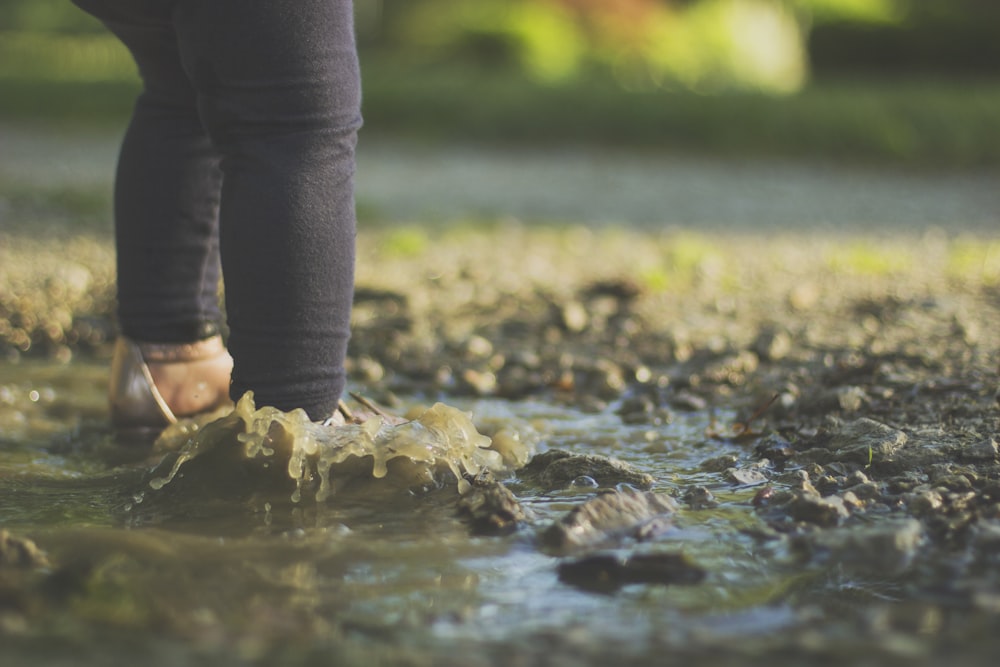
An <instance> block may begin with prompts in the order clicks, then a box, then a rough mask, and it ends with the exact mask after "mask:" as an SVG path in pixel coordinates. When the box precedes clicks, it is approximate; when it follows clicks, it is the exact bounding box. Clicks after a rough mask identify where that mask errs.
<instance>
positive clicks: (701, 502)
mask: <svg viewBox="0 0 1000 667" xmlns="http://www.w3.org/2000/svg"><path fill="white" fill-rule="evenodd" d="M681 499H682V500H683V501H684V502H686V503H687V504H688V507H690V508H691V509H693V510H700V509H712V508H713V507H718V506H719V501H717V500H716V499H715V496H714V495H713V494H712V492H711V491H709V490H708V488H707V487H704V486H692V487H691V488H689V489H688V490H687V491H685V492H684V495H683V496H682V497H681Z"/></svg>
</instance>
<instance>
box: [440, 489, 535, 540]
mask: <svg viewBox="0 0 1000 667" xmlns="http://www.w3.org/2000/svg"><path fill="white" fill-rule="evenodd" d="M457 510H458V513H459V516H461V517H462V518H464V519H465V520H467V521H468V522H469V523H470V524H471V526H472V530H473V532H475V533H477V534H481V535H505V534H508V533H512V532H514V531H515V530H517V528H518V526H520V525H522V524H523V523H525V522H526V521H527V520H528V518H529V516H528V513H527V512H526V511H525V509H524V508H523V507H522V506H521V503H520V502H518V500H517V498H516V497H515V496H514V494H513V493H511V491H510V489H508V488H507V487H505V486H504V485H503V484H500V483H499V482H497V481H495V480H492V479H491V480H487V481H479V480H475V481H473V483H472V488H471V489H470V490H469V492H468V493H466V494H465V495H464V496H462V497H461V498H460V499H459V501H458V506H457Z"/></svg>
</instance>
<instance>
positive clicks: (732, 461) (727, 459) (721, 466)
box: [698, 454, 740, 472]
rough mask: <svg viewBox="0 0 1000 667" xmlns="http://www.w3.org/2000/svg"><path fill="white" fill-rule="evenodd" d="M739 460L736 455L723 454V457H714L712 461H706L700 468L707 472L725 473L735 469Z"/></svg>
mask: <svg viewBox="0 0 1000 667" xmlns="http://www.w3.org/2000/svg"><path fill="white" fill-rule="evenodd" d="M739 460H740V459H739V457H738V456H736V455H735V454H722V455H721V456H713V457H712V458H710V459H705V460H704V461H702V462H701V464H700V465H699V466H698V467H699V468H701V469H702V470H704V471H706V472H725V471H726V470H728V469H730V468H732V467H735V465H736V463H737V461H739Z"/></svg>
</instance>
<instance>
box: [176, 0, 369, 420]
mask: <svg viewBox="0 0 1000 667" xmlns="http://www.w3.org/2000/svg"><path fill="white" fill-rule="evenodd" d="M174 7H175V8H174V14H173V22H174V27H175V29H176V32H177V35H178V44H179V47H180V53H181V57H182V60H183V63H184V67H185V71H186V73H187V75H188V78H189V79H190V81H191V82H192V83H193V85H194V88H195V90H196V91H197V100H198V108H199V110H200V113H201V120H202V122H203V123H204V126H205V127H206V129H207V130H208V133H209V136H210V137H211V139H212V143H213V145H214V146H215V148H216V149H217V150H218V151H219V153H220V154H221V155H222V163H221V166H222V172H223V186H222V200H221V209H220V216H221V242H222V245H221V248H222V264H223V273H224V279H225V284H226V310H227V316H228V322H229V327H230V339H229V348H230V351H231V352H232V355H233V358H234V360H235V366H234V370H233V383H232V388H231V394H232V397H233V398H234V399H238V398H239V397H240V396H241V395H242V394H243V392H244V391H247V390H253V391H254V393H255V398H256V400H257V404H258V405H271V406H275V407H277V408H279V409H281V410H286V411H287V410H291V409H293V408H303V409H305V410H306V412H307V413H308V414H309V416H310V417H311V418H312V419H314V420H319V419H322V418H324V417H326V416H328V415H330V414H331V413H332V412H333V410H334V409H335V408H336V404H337V400H338V399H339V397H340V394H341V392H342V391H343V388H344V382H345V371H344V358H345V355H346V349H347V341H348V337H349V319H350V307H351V300H352V297H353V289H354V243H355V218H354V193H353V177H354V149H355V143H356V137H357V130H358V128H359V127H360V124H361V115H360V73H359V69H358V61H357V53H356V49H355V43H354V34H353V23H352V6H351V2H350V1H349V0H213V1H208V0H179V1H178V2H176V4H175V5H174Z"/></svg>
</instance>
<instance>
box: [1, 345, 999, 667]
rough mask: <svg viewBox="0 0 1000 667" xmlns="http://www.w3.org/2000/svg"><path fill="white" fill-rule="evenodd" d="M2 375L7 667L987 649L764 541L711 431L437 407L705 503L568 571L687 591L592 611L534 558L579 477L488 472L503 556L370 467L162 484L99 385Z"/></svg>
mask: <svg viewBox="0 0 1000 667" xmlns="http://www.w3.org/2000/svg"><path fill="white" fill-rule="evenodd" d="M0 377H2V382H0V478H2V484H0V526H3V527H4V528H5V529H6V530H7V531H9V533H10V535H12V536H15V537H16V538H27V539H30V540H32V541H33V542H34V543H35V545H37V547H38V549H40V550H41V551H42V552H44V554H43V555H41V554H36V555H34V556H33V558H34V560H33V561H32V562H31V563H30V564H27V565H24V564H22V566H20V567H17V566H15V565H11V564H7V565H5V566H4V567H3V568H2V569H0V575H2V576H0V634H2V636H3V643H2V648H0V657H3V664H5V665H14V664H62V663H67V664H68V663H70V662H72V664H77V665H79V664H86V665H97V664H106V663H107V662H109V661H112V660H115V661H117V660H132V659H141V660H143V661H145V662H146V663H148V664H156V665H180V664H195V663H199V664H200V661H206V662H211V663H212V664H246V663H260V664H428V665H431V664H434V665H436V664H461V665H465V664H471V665H476V664H609V663H611V662H612V661H613V662H615V663H626V664H632V663H635V664H639V663H642V664H650V663H652V664H667V663H674V662H677V663H680V662H684V663H685V664H695V665H699V664H704V665H708V664H712V665H716V664H720V663H723V664H729V663H732V664H765V663H770V662H773V661H774V660H775V659H779V658H780V659H787V660H790V661H794V662H798V661H800V660H801V661H804V660H810V661H825V660H834V659H836V660H838V661H840V660H849V661H850V662H852V663H861V664H896V663H899V664H903V663H906V664H912V663H913V662H914V661H917V662H920V661H922V660H925V659H926V660H930V661H931V662H936V661H937V660H938V659H940V658H941V657H942V656H943V655H944V654H945V653H946V652H947V651H955V652H956V653H955V657H956V658H957V659H958V662H960V663H963V662H968V664H976V663H978V662H979V661H980V660H982V661H983V662H982V664H987V662H985V661H987V660H990V655H991V651H992V648H993V647H995V646H996V642H995V640H992V639H990V640H983V639H982V637H983V636H984V635H986V633H988V632H989V628H988V627H978V626H977V625H976V617H972V621H971V625H964V626H963V625H960V623H961V622H962V620H961V619H962V615H961V614H957V613H956V614H952V613H949V612H948V611H947V610H945V609H942V608H941V607H939V606H937V605H934V604H930V603H929V602H928V600H927V595H926V592H923V593H921V594H920V595H919V596H911V593H912V591H911V590H910V588H909V585H908V583H907V581H906V579H905V578H904V577H898V576H893V575H891V574H889V575H887V574H886V571H885V570H884V569H883V571H882V572H881V574H880V575H879V576H877V577H876V576H871V574H869V575H865V574H864V572H865V570H864V569H862V570H855V571H852V570H851V569H849V568H841V567H839V566H837V567H833V568H831V567H830V566H829V565H823V564H818V565H813V564H809V563H803V562H802V561H801V559H799V558H797V557H796V556H795V554H794V553H792V552H791V551H790V550H789V548H788V543H787V541H782V540H777V539H774V536H773V535H771V534H770V533H769V531H768V530H767V529H766V527H765V526H764V524H763V523H762V522H761V520H760V519H758V518H757V517H756V516H755V512H754V507H753V501H754V497H755V494H757V493H758V492H759V491H760V488H759V486H758V485H755V484H754V483H752V482H750V483H747V484H742V485H741V484H732V483H731V482H724V481H722V479H721V478H720V476H719V475H718V474H717V473H715V472H707V471H706V470H705V466H704V464H703V462H704V461H705V460H707V459H712V458H713V457H719V456H723V455H736V456H742V455H743V454H744V452H743V451H742V450H741V447H740V446H739V445H738V444H736V443H734V442H732V441H731V440H726V439H720V438H713V437H708V436H707V435H706V431H711V430H713V429H716V428H717V426H718V424H719V423H720V422H725V421H726V420H731V419H733V415H731V414H727V413H717V414H709V413H707V412H706V411H702V412H690V413H684V414H678V415H677V416H676V417H675V418H674V419H673V420H672V421H670V423H664V424H649V423H646V424H642V425H635V426H630V425H627V424H624V423H623V422H622V420H621V419H620V417H619V416H618V415H616V414H615V413H614V412H613V409H612V408H609V409H607V410H604V411H600V412H593V411H588V412H582V411H579V410H576V409H572V408H568V407H564V406H560V405H556V404H550V403H546V402H543V401H521V402H511V401H502V400H468V401H464V402H453V404H454V405H456V406H457V407H459V408H461V409H462V410H465V411H469V412H470V413H471V414H472V415H473V419H474V421H475V422H476V424H477V426H479V427H480V429H481V430H484V431H489V432H492V433H497V432H499V431H500V430H502V431H503V432H504V433H505V434H506V436H505V437H506V438H507V439H508V441H510V440H511V439H513V440H514V441H516V442H518V443H519V444H518V445H517V446H516V447H515V449H517V448H523V451H521V453H522V454H523V453H530V452H531V451H542V450H548V449H555V448H558V449H564V450H568V451H571V452H574V453H579V454H600V455H606V456H611V457H616V458H620V459H624V460H626V461H627V462H629V463H631V464H632V465H633V466H635V468H636V469H638V470H639V471H641V472H643V473H647V474H649V475H651V476H652V478H653V480H654V481H653V491H656V492H661V493H664V494H667V495H672V496H683V493H684V491H685V489H690V488H694V487H699V486H704V487H706V488H708V489H709V491H710V492H711V493H712V494H713V495H714V497H715V502H714V503H709V504H708V506H701V505H699V504H698V503H695V502H687V503H681V504H680V508H679V509H678V510H677V511H676V513H675V514H674V515H673V516H672V517H671V518H670V524H669V526H666V527H662V528H661V529H660V530H658V532H657V534H656V535H655V536H654V537H653V538H652V539H648V540H644V541H639V540H636V539H632V538H623V539H619V540H617V541H616V542H615V543H614V544H611V545H610V546H604V547H602V548H592V549H589V550H587V553H591V554H593V553H600V554H603V555H617V556H619V557H622V558H624V557H626V556H627V557H630V558H635V557H636V556H637V555H660V556H663V555H667V554H683V555H684V556H685V557H686V559H687V561H688V562H690V563H693V564H695V565H696V566H697V567H698V568H700V569H701V570H703V571H704V572H705V577H704V579H702V580H701V581H699V582H697V583H687V584H685V583H678V584H669V585H667V584H662V583H658V582H655V581H648V582H640V583H632V584H626V585H623V586H621V587H612V588H610V589H603V590H597V591H594V590H590V589H589V588H588V587H587V586H583V587H581V586H579V585H575V584H572V583H564V582H563V581H561V580H560V576H559V571H560V566H561V565H564V564H565V563H567V562H572V561H574V559H576V558H578V557H579V556H580V554H579V553H573V552H569V553H553V552H552V550H550V549H546V548H544V546H542V544H541V542H540V540H539V536H540V534H541V533H542V531H544V529H545V528H546V526H548V525H550V524H551V523H553V522H555V521H557V520H558V519H559V518H560V517H561V516H563V515H565V514H566V512H567V511H569V510H570V509H571V508H572V507H574V506H575V505H577V504H579V503H581V502H583V501H584V500H586V499H588V498H591V497H593V496H594V494H595V493H597V491H598V489H597V488H594V487H595V486H596V483H595V482H593V480H590V479H574V480H573V481H571V482H570V483H568V484H566V485H565V486H564V488H559V489H547V490H543V489H541V488H540V487H539V486H537V485H535V484H532V483H531V482H530V481H525V480H522V479H519V478H518V476H517V474H516V473H505V472H502V471H498V472H497V476H498V477H499V478H501V479H503V480H504V481H505V483H506V485H507V487H508V488H509V489H511V490H512V491H513V492H514V493H515V494H516V495H517V497H518V498H519V499H520V501H521V503H522V505H523V506H524V507H525V508H526V509H527V510H528V511H529V513H530V514H531V515H532V518H531V520H530V521H529V522H527V523H526V524H524V525H523V526H522V527H521V528H520V529H519V530H517V531H515V532H513V533H512V534H508V535H501V536H481V535H477V534H475V531H471V530H470V527H469V525H467V524H466V523H465V522H463V521H462V520H461V519H460V518H459V516H458V513H457V512H456V501H457V499H458V497H459V485H458V484H456V482H455V480H454V478H449V477H448V475H447V474H443V475H442V474H438V475H437V476H436V478H435V479H436V481H432V482H430V483H428V482H427V480H426V479H425V480H423V483H422V484H419V485H414V484H413V477H412V476H405V475H394V474H393V472H392V470H390V471H389V474H388V475H387V476H386V477H384V478H383V479H381V480H375V481H373V480H371V478H370V470H371V468H370V466H369V467H368V468H367V469H354V470H351V471H348V472H342V473H341V474H342V475H347V476H348V477H349V476H351V475H353V476H354V477H355V479H354V481H355V482H359V483H358V484H356V485H355V486H353V487H348V488H345V489H343V490H342V491H339V492H335V493H333V494H331V495H330V496H329V497H328V498H326V499H325V500H324V501H317V500H316V498H315V494H314V495H312V496H311V497H310V496H308V494H306V496H305V497H302V498H300V499H299V500H298V502H295V501H293V500H292V495H293V494H292V493H290V491H291V490H292V489H293V488H294V487H292V486H289V485H288V483H287V482H288V479H287V475H286V473H285V472H284V471H281V473H280V474H278V475H277V476H273V475H268V474H262V473H266V470H264V469H263V468H261V467H260V466H257V467H256V468H254V466H252V465H251V466H249V467H248V466H247V464H246V461H245V460H244V461H237V460H235V459H232V458H224V459H222V460H216V461H215V462H213V463H211V464H210V465H208V467H205V468H201V469H196V468H191V469H190V474H189V475H188V476H189V477H190V479H187V480H185V479H183V478H184V477H185V471H187V470H188V469H187V468H185V467H184V466H181V467H180V471H181V472H180V473H179V474H178V476H177V477H178V478H177V479H175V480H173V481H171V482H170V483H168V484H166V485H162V474H163V472H164V471H165V470H167V469H168V468H169V466H170V462H169V461H168V462H167V463H161V464H160V465H159V466H157V461H158V457H157V456H153V457H144V456H141V455H140V451H143V452H145V451H146V450H136V449H134V448H132V449H130V448H126V447H122V446H120V445H118V444H116V443H115V442H114V440H113V438H112V436H111V433H110V431H109V428H108V426H107V422H106V408H105V405H104V396H103V392H104V387H105V383H106V380H107V370H106V367H105V365H104V364H102V363H99V362H93V361H92V362H85V361H74V362H72V363H70V364H59V363H53V362H39V361H24V362H22V363H19V364H13V365H11V364H8V365H5V366H3V367H2V368H0ZM417 412H419V408H418V410H417ZM203 432H204V430H203ZM454 435H455V434H454V432H452V433H451V434H450V437H451V438H452V439H454ZM137 459H138V460H137ZM154 468H156V471H154ZM264 468H266V466H264ZM157 480H159V482H160V483H159V484H158V483H157ZM151 481H152V483H151ZM175 482H176V483H175ZM158 486H162V489H160V490H157V489H156V488H154V487H158ZM778 486H779V487H780V484H779V485H778ZM866 557H867V558H874V557H873V556H866ZM904 557H905V556H904ZM889 570H890V571H891V568H889ZM983 618H984V617H980V618H979V620H980V621H981V622H985V623H986V624H987V626H989V625H992V621H991V618H992V616H991V615H987V616H986V617H985V621H984V620H983ZM975 637H979V638H980V641H979V642H971V640H972V639H973V638H975ZM967 642H969V643H967ZM977 643H978V644H979V645H978V646H977Z"/></svg>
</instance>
